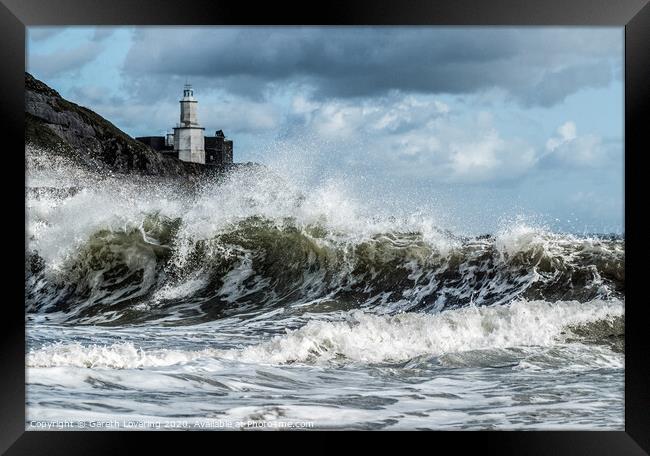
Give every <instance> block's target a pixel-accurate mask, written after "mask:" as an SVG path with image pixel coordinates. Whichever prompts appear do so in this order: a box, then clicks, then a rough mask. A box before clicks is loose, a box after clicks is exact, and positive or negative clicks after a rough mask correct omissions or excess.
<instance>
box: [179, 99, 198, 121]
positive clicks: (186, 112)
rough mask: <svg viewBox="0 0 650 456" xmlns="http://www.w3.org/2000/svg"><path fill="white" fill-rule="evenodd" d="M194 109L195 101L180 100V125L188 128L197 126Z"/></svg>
mask: <svg viewBox="0 0 650 456" xmlns="http://www.w3.org/2000/svg"><path fill="white" fill-rule="evenodd" d="M196 107H197V102H196V101H187V100H181V125H183V126H190V125H198V124H199V121H198V116H197V113H196Z"/></svg>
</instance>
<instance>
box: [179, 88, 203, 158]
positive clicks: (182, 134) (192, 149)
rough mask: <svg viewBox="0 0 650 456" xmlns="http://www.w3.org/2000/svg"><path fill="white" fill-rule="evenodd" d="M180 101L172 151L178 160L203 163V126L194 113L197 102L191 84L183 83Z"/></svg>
mask: <svg viewBox="0 0 650 456" xmlns="http://www.w3.org/2000/svg"><path fill="white" fill-rule="evenodd" d="M180 103H181V122H180V123H179V124H178V125H177V126H176V128H174V151H175V152H177V153H178V158H179V159H180V160H183V161H187V162H193V163H201V164H205V140H204V138H203V132H204V130H205V128H203V127H201V126H200V125H199V120H198V118H197V115H196V106H197V104H198V102H197V101H196V99H195V98H194V90H192V86H191V85H189V84H185V88H184V89H183V98H182V99H181V100H180Z"/></svg>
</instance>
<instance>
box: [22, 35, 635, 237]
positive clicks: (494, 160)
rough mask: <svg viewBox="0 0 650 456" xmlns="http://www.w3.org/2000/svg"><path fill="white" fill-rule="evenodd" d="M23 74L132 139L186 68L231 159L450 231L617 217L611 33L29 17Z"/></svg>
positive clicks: (557, 226) (570, 227) (616, 94)
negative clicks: (96, 24) (273, 168)
mask: <svg viewBox="0 0 650 456" xmlns="http://www.w3.org/2000/svg"><path fill="white" fill-rule="evenodd" d="M27 69H28V71H29V72H31V73H32V74H33V75H34V76H35V77H37V78H39V79H41V80H43V81H44V82H46V83H47V84H49V85H50V86H52V87H53V88H55V89H56V90H58V91H59V92H60V93H61V94H62V95H63V96H64V97H66V98H68V99H70V100H71V101H74V102H76V103H78V104H80V105H83V106H86V107H89V108H91V109H93V110H94V111H96V112H98V113H100V114H101V115H103V116H105V117H106V118H108V119H109V120H111V121H112V122H113V123H114V124H116V125H117V126H118V127H119V128H121V129H123V130H124V131H126V132H127V133H129V134H131V135H132V136H141V135H142V136H144V135H163V134H164V133H165V132H167V131H170V128H171V127H173V126H174V125H175V124H176V122H178V116H179V106H178V99H179V98H180V96H181V93H182V88H183V84H184V83H185V82H186V80H187V81H189V82H190V83H192V85H193V86H194V89H195V95H196V97H197V98H198V100H199V120H200V122H201V123H202V124H203V126H204V127H206V134H213V132H214V130H216V129H223V130H224V131H225V133H226V135H227V136H229V137H230V138H231V139H233V140H234V142H235V160H236V161H249V160H250V161H258V162H263V163H267V164H271V165H275V164H278V163H284V164H285V165H286V163H289V166H290V167H291V166H293V167H295V169H296V170H297V169H301V173H300V174H301V176H302V177H304V176H306V175H308V176H309V178H308V179H311V180H313V181H315V182H318V181H319V180H320V181H322V180H327V179H330V180H331V179H334V181H335V182H345V183H346V185H347V184H349V185H350V186H351V187H354V192H355V194H356V195H358V196H359V197H360V198H362V199H363V198H371V197H373V198H374V199H379V200H380V201H381V202H383V204H386V205H390V204H394V205H397V206H400V205H401V206H404V207H406V206H409V210H412V209H414V208H428V209H430V210H432V211H434V210H435V211H437V213H438V214H439V215H440V217H441V218H445V221H446V223H447V225H448V226H449V227H452V228H454V229H457V230H460V231H466V232H488V231H493V230H495V229H498V228H499V226H500V224H503V223H507V221H508V220H512V219H514V218H518V219H522V218H523V219H524V220H526V221H531V223H536V224H542V225H545V226H547V227H549V228H551V229H554V230H562V231H571V232H585V231H586V232H621V231H623V229H624V228H623V199H624V195H623V127H624V123H623V122H624V117H623V112H624V111H623V81H622V79H623V29H622V28H593V27H592V28H575V27H571V28H546V27H543V28H542V27H525V28H513V27H502V28H486V27H470V28H458V27H406V28H404V27H402V28H392V27H361V28H360V27H324V28H297V27H289V28H283V27H282V28H281V27H272V28H259V27H251V28H241V27H211V28H196V27H192V28H178V27H164V28H151V27H138V28H126V27H119V28H108V27H100V28H80V27H73V28H43V27H32V28H29V30H28V45H27ZM296 172H297V171H296ZM378 195H381V196H380V197H378ZM504 220H505V221H506V222H504ZM441 224H443V223H442V222H441Z"/></svg>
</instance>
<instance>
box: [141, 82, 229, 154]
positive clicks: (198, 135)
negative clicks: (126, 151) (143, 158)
mask: <svg viewBox="0 0 650 456" xmlns="http://www.w3.org/2000/svg"><path fill="white" fill-rule="evenodd" d="M197 104H198V101H197V100H196V98H194V90H193V89H192V86H191V85H189V84H186V85H185V88H184V89H183V98H181V100H180V105H181V116H180V123H178V124H176V127H174V133H167V135H165V136H142V137H139V138H135V139H137V140H138V141H140V142H142V143H144V144H146V145H148V146H150V147H151V148H153V149H154V150H157V151H159V152H161V153H164V154H173V155H174V156H176V157H178V159H179V160H182V161H186V162H192V163H201V164H203V165H223V164H229V163H232V162H233V142H232V141H231V140H229V139H226V137H225V135H224V133H223V130H218V131H217V132H215V136H205V135H204V132H205V128H204V127H202V126H201V125H200V124H199V121H198V117H197Z"/></svg>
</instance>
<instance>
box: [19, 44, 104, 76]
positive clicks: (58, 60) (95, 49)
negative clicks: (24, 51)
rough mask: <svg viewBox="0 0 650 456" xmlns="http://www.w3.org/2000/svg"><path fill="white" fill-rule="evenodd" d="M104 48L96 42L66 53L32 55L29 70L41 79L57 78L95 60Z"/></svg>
mask: <svg viewBox="0 0 650 456" xmlns="http://www.w3.org/2000/svg"><path fill="white" fill-rule="evenodd" d="M101 50H103V46H102V45H101V44H99V43H98V42H96V41H90V42H88V43H84V44H81V45H79V46H77V47H75V48H73V49H69V50H66V51H65V52H55V53H52V54H47V55H38V54H34V55H30V56H29V62H28V63H29V65H28V67H29V69H30V71H32V72H34V73H35V74H38V75H40V76H41V77H49V78H52V77H56V76H59V75H61V74H62V73H66V72H70V71H72V72H74V71H78V70H79V69H81V68H82V67H83V66H84V65H85V64H87V63H89V62H91V61H93V60H95V59H96V58H97V54H98V53H99V52H100V51H101Z"/></svg>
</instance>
